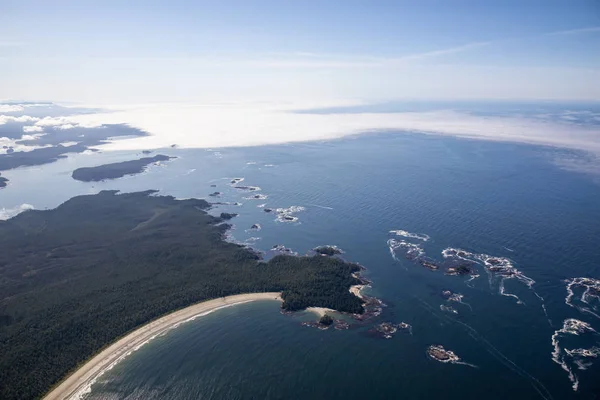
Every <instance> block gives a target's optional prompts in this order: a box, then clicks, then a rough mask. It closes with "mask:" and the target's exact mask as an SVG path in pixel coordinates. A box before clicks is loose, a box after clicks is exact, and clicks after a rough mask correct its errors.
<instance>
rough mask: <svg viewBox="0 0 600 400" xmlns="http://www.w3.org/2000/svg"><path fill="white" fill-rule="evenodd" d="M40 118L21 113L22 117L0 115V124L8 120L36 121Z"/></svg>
mask: <svg viewBox="0 0 600 400" xmlns="http://www.w3.org/2000/svg"><path fill="white" fill-rule="evenodd" d="M38 120H39V118H37V117H30V116H28V115H21V116H20V117H13V116H10V115H0V125H4V124H6V123H8V122H36V121H38Z"/></svg>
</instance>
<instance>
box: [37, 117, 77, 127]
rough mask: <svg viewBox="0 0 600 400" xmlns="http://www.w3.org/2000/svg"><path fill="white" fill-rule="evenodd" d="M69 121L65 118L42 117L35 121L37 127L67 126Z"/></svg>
mask: <svg viewBox="0 0 600 400" xmlns="http://www.w3.org/2000/svg"><path fill="white" fill-rule="evenodd" d="M68 123H69V120H68V119H67V118H66V117H44V118H42V119H40V120H39V121H37V122H36V123H35V124H36V125H37V126H59V125H65V124H68Z"/></svg>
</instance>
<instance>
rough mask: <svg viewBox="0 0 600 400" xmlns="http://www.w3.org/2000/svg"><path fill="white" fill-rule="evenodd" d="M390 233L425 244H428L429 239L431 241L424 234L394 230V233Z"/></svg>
mask: <svg viewBox="0 0 600 400" xmlns="http://www.w3.org/2000/svg"><path fill="white" fill-rule="evenodd" d="M390 233H392V234H394V235H396V236H403V237H405V238H410V239H418V240H422V241H424V242H426V241H428V240H429V239H431V238H430V237H429V235H426V234H424V233H411V232H408V231H404V230H402V229H397V230H392V231H390Z"/></svg>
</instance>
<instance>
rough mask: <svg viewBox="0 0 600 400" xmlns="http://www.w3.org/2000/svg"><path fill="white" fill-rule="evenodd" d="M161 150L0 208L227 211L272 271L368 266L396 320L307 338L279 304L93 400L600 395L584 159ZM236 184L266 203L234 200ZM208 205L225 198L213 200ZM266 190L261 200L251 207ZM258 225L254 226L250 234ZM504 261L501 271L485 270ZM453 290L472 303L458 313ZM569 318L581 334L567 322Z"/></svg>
mask: <svg viewBox="0 0 600 400" xmlns="http://www.w3.org/2000/svg"><path fill="white" fill-rule="evenodd" d="M157 153H160V154H166V155H171V156H177V157H178V158H177V159H175V160H172V161H169V162H167V163H164V164H162V165H159V166H152V167H151V168H150V169H149V170H148V171H146V172H145V173H143V174H140V175H135V176H130V177H125V178H122V179H118V180H115V181H108V182H96V183H85V182H78V181H75V180H73V179H71V177H70V174H71V172H72V170H73V169H74V168H77V167H80V166H93V165H99V164H103V163H107V162H115V161H123V160H128V159H131V158H133V157H134V156H139V155H140V154H139V153H135V152H119V151H116V152H103V153H100V154H79V155H73V156H69V157H68V158H66V159H63V160H59V161H57V162H55V163H53V164H50V165H45V166H43V167H32V168H23V169H18V170H14V171H8V172H6V173H3V175H4V176H6V177H8V178H9V179H10V182H11V185H10V186H9V187H7V188H6V189H4V191H3V192H2V194H1V196H2V197H1V198H0V200H1V201H0V207H5V210H4V213H10V209H14V208H17V207H19V206H20V205H21V204H23V203H27V204H31V205H33V206H34V207H35V208H38V209H43V208H47V207H55V206H57V205H58V204H60V203H61V202H63V201H65V200H67V199H68V198H70V197H72V196H74V195H78V194H85V193H95V192H97V191H99V190H103V189H119V190H123V191H138V190H147V189H158V190H160V194H169V195H173V196H175V197H178V198H187V197H200V198H206V199H207V200H209V201H218V202H222V203H229V204H221V205H218V206H216V207H215V208H214V209H213V210H212V211H211V212H214V213H215V214H218V213H220V212H223V211H227V212H236V213H239V216H237V217H236V218H234V219H233V220H232V222H233V224H234V228H233V229H232V230H231V237H230V240H233V241H236V242H239V243H244V244H247V245H249V246H251V247H252V248H255V249H257V250H259V251H262V252H264V256H265V257H266V258H268V257H270V256H271V255H272V254H273V252H272V251H271V250H270V249H271V248H272V247H273V246H275V245H284V246H286V247H288V248H290V249H291V250H293V251H295V252H297V253H298V254H306V253H308V252H310V250H311V249H312V248H314V247H316V246H319V245H336V246H338V247H339V248H341V249H342V250H343V251H344V254H343V257H344V258H345V259H347V260H349V261H355V262H359V263H360V264H362V265H363V266H365V267H366V268H367V271H366V273H365V276H366V277H367V278H368V279H370V280H371V281H372V284H371V287H369V288H367V289H366V291H365V293H366V294H368V295H371V296H376V297H378V298H380V299H382V300H383V302H384V303H385V304H386V307H384V311H383V313H382V314H381V315H380V316H379V317H376V318H374V319H372V320H369V321H366V322H362V323H360V324H358V323H357V324H355V325H354V326H352V327H351V328H350V329H348V330H334V329H329V330H325V331H322V330H318V329H314V328H311V327H306V326H303V325H302V324H301V323H302V322H303V321H306V320H308V319H311V318H313V319H314V316H312V315H310V314H308V313H298V314H296V315H292V316H289V315H283V314H281V313H280V312H279V309H278V307H279V306H278V304H277V303H275V302H268V301H266V302H256V303H249V304H242V305H238V306H235V307H230V308H226V309H223V310H219V311H218V312H215V313H212V314H210V315H208V316H205V317H202V318H199V319H197V320H195V321H192V322H189V323H187V324H184V325H182V326H180V327H178V328H177V329H174V330H172V331H170V332H169V333H168V334H166V335H164V336H161V337H158V338H156V339H155V340H153V341H151V342H150V343H148V344H147V345H145V346H143V347H142V348H140V349H139V350H138V351H136V352H134V353H132V354H131V355H130V356H129V357H128V358H127V359H125V360H124V361H122V362H121V363H119V364H117V365H116V366H115V367H114V368H113V369H112V370H110V371H107V372H106V373H105V374H104V375H102V376H101V377H100V378H99V379H98V381H97V382H96V383H95V384H94V385H93V387H92V392H91V393H90V394H89V395H88V396H87V398H89V399H317V398H328V399H365V398H366V399H390V398H393V399H424V398H462V399H471V398H473V399H475V398H485V399H506V398H527V399H529V398H531V399H534V398H540V399H571V398H573V399H595V398H599V397H600V381H598V379H597V378H598V376H599V373H600V362H598V360H597V358H598V356H599V355H600V353H599V352H598V347H600V335H599V334H598V333H597V332H596V331H600V321H599V317H598V314H600V312H599V311H598V309H599V308H600V307H599V306H600V304H599V302H598V297H594V294H595V295H596V296H597V295H598V292H595V291H594V287H592V286H593V284H594V282H597V281H594V279H600V243H599V239H600V180H599V177H600V175H596V174H594V173H589V172H582V171H578V170H573V168H565V162H564V161H565V160H570V161H573V160H586V159H587V156H586V155H585V154H584V153H582V152H580V151H576V150H564V149H555V148H549V147H540V146H533V145H526V144H513V143H500V142H492V141H483V140H470V139H464V138H453V137H448V136H436V135H424V134H419V133H399V132H392V131H390V132H381V133H372V134H368V135H357V136H351V137H346V138H344V139H338V140H330V141H320V142H319V141H314V142H306V143H291V144H284V145H271V146H260V147H243V148H222V149H208V150H206V149H178V148H174V149H171V148H169V149H165V150H161V151H157ZM569 165H573V163H569ZM577 165H579V164H577ZM584 170H585V169H584ZM233 178H244V180H243V181H242V183H241V185H248V186H257V187H259V188H260V191H256V192H249V191H243V190H239V189H236V188H234V187H232V185H231V184H230V182H231V180H232V179H233ZM211 185H215V186H211ZM215 191H218V192H221V193H222V194H221V195H220V196H218V197H214V198H213V197H209V196H208V195H209V194H210V193H213V192H215ZM257 193H259V194H262V195H264V196H266V198H261V199H253V198H250V197H252V196H253V195H255V194H257ZM234 203H241V205H234ZM263 205H264V206H263ZM261 206H263V207H261ZM265 207H266V208H273V209H277V208H290V207H293V208H291V209H290V210H288V211H289V212H290V213H291V214H292V215H294V216H296V217H297V218H298V220H297V221H294V222H282V221H279V220H277V215H276V214H274V213H267V212H265V211H264V208H265ZM253 224H259V225H260V226H261V229H260V230H259V231H256V230H250V229H249V228H250V227H251V226H252V225H253ZM390 231H395V232H390ZM452 249H455V252H454V253H452ZM458 249H460V250H458ZM445 250H446V252H445V253H446V255H449V256H450V255H452V254H457V252H458V251H462V253H460V254H462V255H461V257H463V258H465V259H470V260H472V261H476V262H477V263H478V264H476V265H475V267H476V269H477V271H478V274H479V277H476V278H473V279H471V278H472V277H470V276H449V275H446V274H444V272H443V271H442V270H438V271H432V270H430V269H428V268H426V267H424V266H422V265H421V264H420V263H419V262H418V261H419V260H430V261H435V262H437V263H441V262H443V261H444V257H443V252H444V251H445ZM415 254H417V258H416V259H410V258H411V255H412V256H414V255H415ZM407 255H408V256H409V258H407ZM450 258H452V257H449V258H447V259H446V260H448V259H450ZM486 260H487V261H488V265H487V267H486V265H485V262H484V261H486ZM490 260H491V263H490ZM497 263H500V265H501V266H507V268H508V272H507V270H501V271H500V270H498V269H494V268H492V267H497ZM575 278H587V280H586V279H580V280H575V281H574V280H573V279H575ZM590 282H591V283H590ZM569 283H571V285H570V289H571V290H572V291H573V294H572V296H570V297H569V296H568V294H569V292H568V290H567V289H568V285H569ZM586 285H587V286H586ZM587 288H590V289H589V290H588V292H587V293H588V295H587V297H585V296H584V297H582V296H583V295H584V293H585V291H586V289H587ZM597 289H598V288H596V290H597ZM444 291H450V292H452V293H454V294H461V295H462V299H461V302H457V301H448V296H447V295H444V294H443V292H444ZM586 301H587V302H586ZM569 319H575V320H577V321H579V322H572V321H571V322H568V323H567V324H566V325H565V324H564V321H565V320H567V321H569ZM384 321H387V322H393V323H400V322H406V323H408V324H410V325H411V326H412V333H409V332H398V333H397V334H395V335H394V336H393V337H392V338H391V339H384V338H381V337H378V336H377V335H374V334H373V332H372V329H373V327H374V326H375V325H376V324H378V323H381V322H384ZM430 345H443V346H444V347H445V348H446V349H448V350H452V351H453V352H455V353H456V355H457V356H458V357H460V359H461V360H460V361H461V362H462V363H441V362H438V361H436V360H433V359H431V358H429V357H428V355H427V353H426V350H427V348H428V346H430ZM567 350H569V351H567ZM573 350H576V351H573ZM580 350H581V351H580ZM583 350H587V352H585V351H583ZM569 373H571V377H569ZM574 386H575V387H577V390H574V388H573V387H574Z"/></svg>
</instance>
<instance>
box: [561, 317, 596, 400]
mask: <svg viewBox="0 0 600 400" xmlns="http://www.w3.org/2000/svg"><path fill="white" fill-rule="evenodd" d="M586 333H592V334H597V332H596V330H594V328H592V327H591V325H590V324H588V323H587V322H584V321H580V320H578V319H575V318H568V319H565V320H564V321H563V326H562V328H560V329H558V330H556V331H555V332H554V334H552V339H551V340H552V347H553V348H554V349H553V350H552V353H551V355H552V361H554V362H555V363H557V364H558V365H560V366H561V368H562V369H563V370H565V372H567V374H568V375H569V380H570V381H571V384H572V388H573V390H574V391H577V390H578V389H579V377H578V376H577V375H576V374H575V372H574V371H573V368H572V367H571V366H570V365H569V363H568V361H569V359H570V360H571V361H573V362H574V363H575V364H576V365H578V367H579V369H585V368H587V366H588V365H589V363H588V364H585V363H583V362H582V361H581V358H582V357H586V358H587V357H593V358H596V357H598V355H600V349H598V348H597V347H592V348H589V349H582V348H578V349H571V350H569V349H565V348H561V346H560V339H562V338H565V337H566V336H567V335H575V336H580V335H583V334H586Z"/></svg>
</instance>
